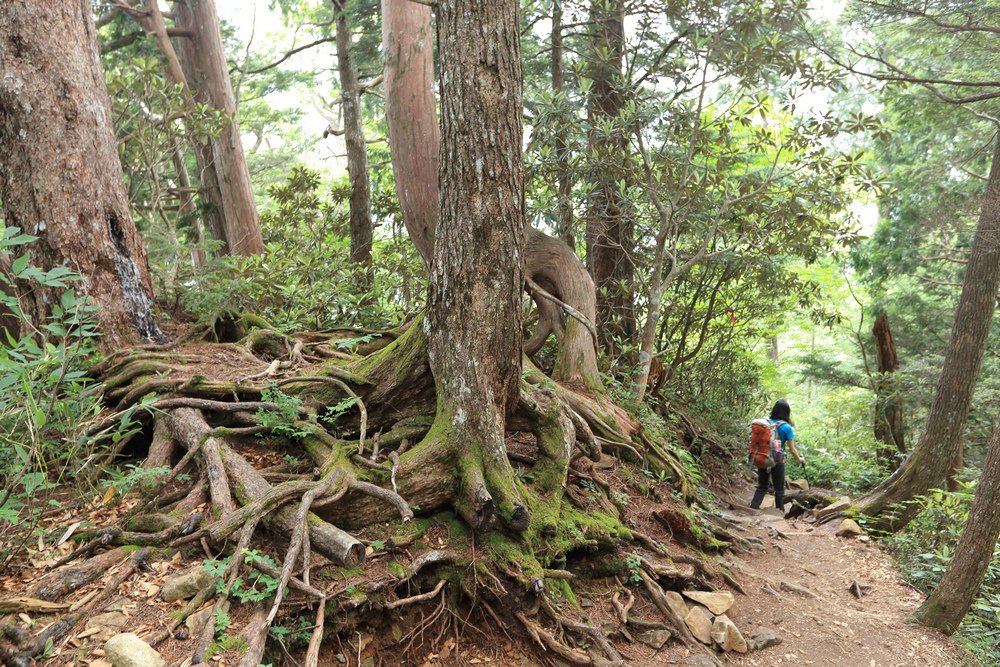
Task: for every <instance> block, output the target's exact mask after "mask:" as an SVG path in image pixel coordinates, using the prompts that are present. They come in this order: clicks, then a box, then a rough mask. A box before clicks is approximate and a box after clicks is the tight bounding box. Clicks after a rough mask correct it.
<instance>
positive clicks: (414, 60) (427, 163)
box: [382, 0, 441, 264]
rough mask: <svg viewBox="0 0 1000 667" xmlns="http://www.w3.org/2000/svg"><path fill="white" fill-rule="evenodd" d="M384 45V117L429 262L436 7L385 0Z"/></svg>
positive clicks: (405, 201)
mask: <svg viewBox="0 0 1000 667" xmlns="http://www.w3.org/2000/svg"><path fill="white" fill-rule="evenodd" d="M382 47H383V50H384V51H385V73H384V75H383V76H384V78H383V81H384V83H385V122H386V126H387V127H388V129H389V148H390V152H391V153H392V165H393V171H394V172H395V176H396V194H397V196H398V197H399V206H400V208H401V209H402V210H403V222H404V223H405V224H406V230H407V232H409V234H410V239H411V240H412V241H413V245H415V246H416V248H417V252H419V253H420V256H421V257H423V258H424V261H425V262H427V263H428V264H430V262H431V258H432V257H433V256H434V227H435V226H436V225H437V213H438V160H439V155H440V151H439V144H440V143H441V132H440V129H439V128H438V123H437V113H436V111H435V103H434V44H433V32H432V29H431V8H430V7H428V6H426V5H421V4H418V3H415V2H411V1H410V0H382Z"/></svg>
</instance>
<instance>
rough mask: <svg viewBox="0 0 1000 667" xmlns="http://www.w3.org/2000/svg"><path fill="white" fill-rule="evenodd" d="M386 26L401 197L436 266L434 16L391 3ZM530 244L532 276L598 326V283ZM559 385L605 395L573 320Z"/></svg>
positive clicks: (550, 247)
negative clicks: (572, 384) (578, 386)
mask: <svg viewBox="0 0 1000 667" xmlns="http://www.w3.org/2000/svg"><path fill="white" fill-rule="evenodd" d="M382 21H383V24H382V39H383V49H384V51H385V54H386V56H385V73H384V77H385V78H384V83H385V106H386V125H387V126H388V129H389V146H390V150H391V152H392V165H393V173H394V174H395V177H396V194H397V195H398V197H399V202H400V208H401V209H402V210H403V220H404V222H405V224H406V228H407V231H408V232H409V234H410V238H411V239H412V240H413V244H414V245H415V246H416V248H417V251H418V252H419V253H420V255H421V256H422V257H423V258H424V261H426V262H427V263H428V264H430V263H431V260H432V257H433V249H434V231H435V227H436V226H437V218H438V210H437V206H438V203H437V198H438V178H437V169H438V163H439V143H440V131H439V129H438V126H437V124H436V122H435V118H436V115H435V103H434V89H433V84H434V71H433V49H432V46H433V44H432V41H431V36H430V35H431V33H430V22H431V13H430V8H429V7H427V6H424V5H421V4H419V3H416V2H412V1H411V0H383V2H382ZM432 166H433V168H432ZM526 236H527V244H526V249H525V259H524V261H525V274H526V275H528V276H529V277H530V278H532V279H533V280H535V281H536V282H538V283H540V284H543V286H544V287H545V288H546V289H547V291H549V292H550V293H552V294H553V295H554V296H556V297H557V298H559V299H561V300H562V301H564V302H565V303H568V304H570V305H571V306H572V307H573V308H575V309H576V310H577V311H578V312H579V313H581V314H582V315H583V316H584V317H585V318H587V319H589V320H590V322H594V321H596V309H597V306H596V298H595V292H594V283H593V281H592V280H591V278H590V276H589V275H587V270H586V269H585V268H584V266H583V264H582V263H581V262H580V260H579V259H578V258H577V256H576V254H575V253H574V252H573V250H572V249H571V248H570V247H569V246H567V245H566V244H565V243H562V242H561V241H559V240H558V239H553V238H552V237H550V236H547V235H545V234H543V233H542V232H539V231H538V230H536V229H533V228H528V230H527V232H526ZM543 342H544V341H543ZM553 377H554V378H555V379H556V380H560V381H566V382H575V383H581V384H584V385H586V386H588V387H590V388H591V389H593V390H600V389H601V380H600V372H599V371H598V368H597V353H596V350H595V349H594V341H593V338H592V336H591V334H590V331H588V329H587V327H586V326H585V325H584V324H583V323H581V322H579V321H578V320H575V319H573V318H567V319H566V322H565V326H564V327H563V328H562V329H561V330H560V339H559V356H558V358H557V360H556V371H555V373H554V374H553Z"/></svg>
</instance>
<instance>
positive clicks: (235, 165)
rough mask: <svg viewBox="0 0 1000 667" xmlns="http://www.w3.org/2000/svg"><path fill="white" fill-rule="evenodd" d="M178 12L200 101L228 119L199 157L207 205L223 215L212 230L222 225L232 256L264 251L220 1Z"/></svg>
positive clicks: (185, 2) (187, 5)
mask: <svg viewBox="0 0 1000 667" xmlns="http://www.w3.org/2000/svg"><path fill="white" fill-rule="evenodd" d="M173 8H174V11H173V14H174V25H175V26H176V27H177V28H178V29H180V30H184V31H187V32H188V33H189V36H188V37H185V38H183V39H182V40H181V41H180V42H179V45H180V49H179V55H180V60H181V65H182V66H183V69H184V75H185V77H186V79H187V82H188V84H189V85H190V86H191V88H192V90H193V91H194V95H195V99H197V100H198V101H199V102H202V103H204V104H207V105H209V106H211V107H213V108H215V109H219V110H220V111H223V112H224V113H225V114H226V115H227V116H228V117H229V122H228V123H226V126H225V127H224V128H222V130H221V132H220V134H219V136H218V137H216V138H214V139H212V141H211V142H209V147H210V149H211V150H210V151H207V152H206V151H202V152H201V154H200V155H199V165H198V167H199V170H200V171H201V174H200V177H201V182H202V183H203V184H205V186H206V192H205V197H204V198H205V199H206V202H207V204H208V205H210V206H211V205H216V206H218V211H219V218H218V219H217V220H215V221H211V220H210V226H211V227H212V228H213V232H218V231H219V230H218V227H220V226H221V232H222V234H223V236H221V237H219V240H221V241H224V242H225V244H226V249H227V251H228V252H229V254H231V255H254V254H257V253H261V252H263V251H264V240H263V238H262V236H261V232H260V221H259V219H258V217H257V204H256V202H255V201H254V198H253V188H252V187H251V185H250V171H249V169H248V168H247V161H246V155H244V153H243V142H242V139H241V138H240V123H239V120H238V119H237V115H236V99H235V98H234V97H233V87H232V82H231V81H230V80H229V67H228V65H227V64H226V54H225V52H224V51H223V49H222V36H221V34H220V32H219V17H218V15H217V14H216V11H215V2H214V0H179V1H178V2H174V5H173ZM216 198H218V199H217V200H216Z"/></svg>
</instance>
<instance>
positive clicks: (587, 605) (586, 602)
mask: <svg viewBox="0 0 1000 667" xmlns="http://www.w3.org/2000/svg"><path fill="white" fill-rule="evenodd" d="M593 606H594V603H593V601H591V600H589V599H587V598H580V607H582V608H583V609H590V608H591V607H593Z"/></svg>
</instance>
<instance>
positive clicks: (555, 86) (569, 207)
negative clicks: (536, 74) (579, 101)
mask: <svg viewBox="0 0 1000 667" xmlns="http://www.w3.org/2000/svg"><path fill="white" fill-rule="evenodd" d="M562 15H563V10H562V0H554V2H553V3H552V92H553V99H555V101H556V104H558V105H560V106H564V105H565V103H566V99H565V97H564V95H563V83H564V80H563V45H562V31H563V27H562ZM555 146H556V180H557V182H558V188H559V222H558V223H557V228H556V236H557V237H558V238H560V239H562V240H563V241H565V242H566V245H568V246H569V247H570V248H573V251H574V252H576V235H575V226H576V223H575V221H574V220H573V200H572V191H573V180H572V179H571V178H570V173H569V149H568V147H567V145H566V130H565V129H563V125H562V123H559V124H558V125H557V126H556V137H555Z"/></svg>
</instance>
